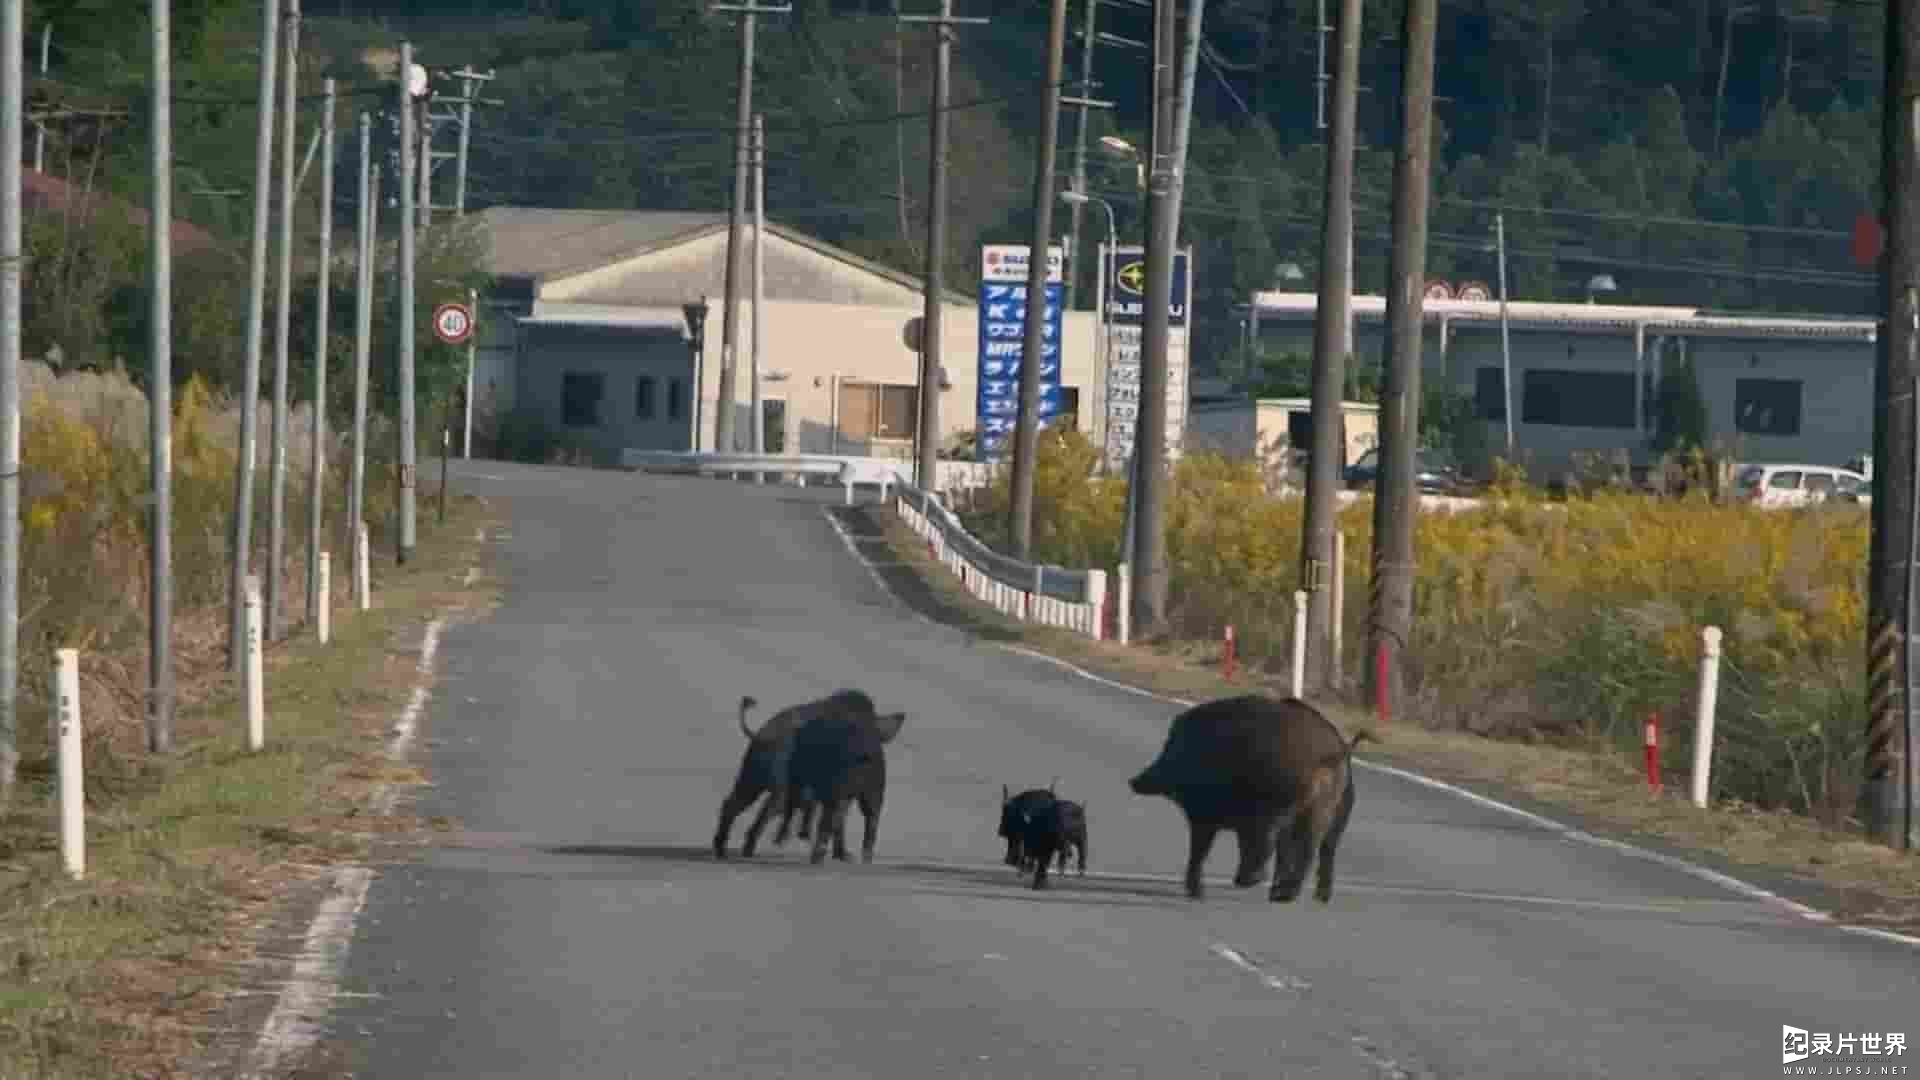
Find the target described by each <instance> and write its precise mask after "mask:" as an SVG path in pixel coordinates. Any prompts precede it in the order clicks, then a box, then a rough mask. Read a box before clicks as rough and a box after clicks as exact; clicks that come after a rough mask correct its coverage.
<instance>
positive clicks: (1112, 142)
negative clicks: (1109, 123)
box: [1100, 135, 1140, 154]
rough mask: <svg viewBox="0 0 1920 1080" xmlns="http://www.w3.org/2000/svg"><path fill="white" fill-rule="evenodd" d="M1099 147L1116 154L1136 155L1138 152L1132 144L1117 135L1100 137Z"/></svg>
mask: <svg viewBox="0 0 1920 1080" xmlns="http://www.w3.org/2000/svg"><path fill="white" fill-rule="evenodd" d="M1100 145H1101V146H1104V147H1106V148H1107V149H1109V150H1112V151H1113V152H1114V153H1116V154H1138V153H1139V152H1140V151H1139V150H1138V149H1136V148H1135V147H1134V145H1133V144H1132V143H1130V142H1128V141H1127V140H1125V139H1123V138H1121V137H1120V136H1118V135H1102V136H1100Z"/></svg>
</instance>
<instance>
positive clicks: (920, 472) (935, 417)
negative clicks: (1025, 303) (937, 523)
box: [895, 0, 987, 491]
mask: <svg viewBox="0 0 1920 1080" xmlns="http://www.w3.org/2000/svg"><path fill="white" fill-rule="evenodd" d="M895 18H897V19H899V20H900V21H901V22H909V23H931V24H932V25H933V106H932V108H931V109H929V110H928V124H929V125H930V127H931V136H930V138H929V140H928V143H927V174H928V176H927V272H926V275H925V290H926V292H925V297H924V299H923V300H922V303H921V310H920V391H919V411H920V416H919V418H918V420H917V421H916V423H915V424H914V430H913V440H914V461H915V467H914V477H913V479H914V484H915V486H917V487H919V488H920V490H922V491H932V490H933V489H934V487H935V485H936V484H937V483H938V482H939V478H940V359H941V356H942V355H943V352H942V350H943V349H944V347H945V346H944V335H943V327H942V325H941V321H942V316H943V314H944V309H945V305H946V298H945V293H946V267H947V127H948V120H947V84H948V82H949V81H950V78H951V74H952V67H953V36H954V31H953V28H954V27H955V26H958V25H960V24H963V23H971V24H975V25H983V24H985V23H986V22H987V20H986V19H984V18H979V17H962V16H959V15H955V14H954V13H953V0H940V14H938V15H897V16H895Z"/></svg>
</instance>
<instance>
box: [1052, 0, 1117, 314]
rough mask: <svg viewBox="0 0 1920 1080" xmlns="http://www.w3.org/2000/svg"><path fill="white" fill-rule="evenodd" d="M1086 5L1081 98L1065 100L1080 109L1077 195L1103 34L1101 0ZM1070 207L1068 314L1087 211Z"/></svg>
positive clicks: (1081, 205) (1083, 176)
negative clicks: (1095, 64) (1095, 56)
mask: <svg viewBox="0 0 1920 1080" xmlns="http://www.w3.org/2000/svg"><path fill="white" fill-rule="evenodd" d="M1082 3H1084V4H1085V5H1086V8H1087V12H1086V14H1087V21H1086V26H1085V28H1084V29H1083V30H1082V31H1081V36H1080V96H1079V97H1077V98H1075V99H1073V100H1072V101H1066V99H1064V98H1063V99H1061V100H1062V101H1063V102H1066V103H1067V104H1071V105H1075V106H1078V107H1079V109H1080V122H1079V123H1077V124H1075V125H1074V127H1073V193H1074V194H1076V195H1085V194H1086V193H1087V121H1088V120H1089V119H1090V118H1091V116H1092V113H1091V110H1092V108H1093V107H1094V104H1095V103H1094V102H1093V101H1092V100H1091V99H1092V97H1093V47H1094V35H1095V34H1097V33H1099V28H1100V0H1082ZM1068 205H1069V209H1068V211H1067V215H1068V217H1069V219H1070V220H1069V224H1068V225H1067V260H1066V261H1067V265H1066V278H1067V287H1066V294H1067V295H1066V298H1065V300H1064V304H1065V307H1066V309H1067V310H1068V311H1072V310H1073V301H1074V297H1075V295H1076V292H1077V290H1075V288H1074V285H1075V284H1076V283H1077V281H1078V279H1079V277H1080V212H1081V211H1082V210H1083V209H1085V207H1086V202H1085V200H1076V201H1075V202H1072V203H1070V204H1068ZM1103 272H1104V271H1103ZM1100 317H1101V318H1102V319H1103V320H1104V319H1105V318H1106V314H1105V313H1104V312H1102V313H1101V316H1100Z"/></svg>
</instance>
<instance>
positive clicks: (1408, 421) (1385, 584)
mask: <svg viewBox="0 0 1920 1080" xmlns="http://www.w3.org/2000/svg"><path fill="white" fill-rule="evenodd" d="M1438 4H1439V0H1407V9H1406V22H1405V23H1404V28H1403V30H1402V32H1401V40H1402V41H1403V42H1405V45H1404V46H1403V47H1404V49H1405V54H1404V55H1405V60H1404V61H1403V63H1402V65H1401V70H1402V71H1403V72H1405V73H1406V74H1405V76H1404V79H1403V81H1402V84H1401V93H1402V100H1401V108H1400V115H1401V128H1400V154H1399V157H1398V158H1397V159H1396V160H1395V162H1394V169H1393V254H1392V256H1391V262H1390V263H1389V266H1388V274H1387V280H1388V291H1387V325H1388V334H1389V337H1388V340H1387V364H1386V367H1387V371H1386V381H1385V385H1384V386H1383V387H1382V388H1381V394H1380V474H1379V476H1378V477H1377V478H1376V480H1375V481H1374V496H1373V536H1374V541H1373V591H1372V603H1371V608H1372V610H1371V611H1370V613H1369V619H1368V626H1369V629H1370V631H1371V632H1370V633H1369V634H1368V638H1369V640H1368V645H1369V649H1368V655H1369V656H1373V657H1378V656H1381V654H1382V653H1384V654H1385V656H1384V662H1376V663H1375V664H1374V665H1370V670H1372V671H1373V672H1375V678H1374V681H1375V684H1376V685H1375V686H1374V687H1373V692H1374V694H1375V698H1376V700H1378V699H1379V697H1380V696H1382V695H1384V696H1385V697H1386V700H1388V701H1389V702H1395V703H1397V702H1400V701H1404V700H1405V697H1404V694H1403V691H1404V688H1405V686H1406V665H1405V652H1406V649H1407V646H1408V643H1409V642H1410V641H1411V640H1412V637H1413V578H1414V570H1415V566H1414V555H1413V527H1414V516H1415V513H1416V512H1417V510H1418V508H1419V501H1418V496H1417V494H1416V492H1415V489H1414V454H1415V451H1416V449H1417V448H1418V446H1419V442H1420V345H1421V341H1420V328H1421V314H1422V309H1423V307H1424V305H1425V302H1426V289H1425V288H1424V286H1425V283H1426V262H1427V204H1428V200H1429V198H1430V195H1431V192H1430V190H1429V189H1430V187H1431V176H1432V171H1431V168H1432V162H1433V49H1434V35H1435V30H1436V28H1437V26H1438V24H1439V7H1438ZM1380 674H1384V675H1385V685H1379V683H1380V679H1379V677H1378V676H1379V675H1380Z"/></svg>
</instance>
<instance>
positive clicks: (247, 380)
mask: <svg viewBox="0 0 1920 1080" xmlns="http://www.w3.org/2000/svg"><path fill="white" fill-rule="evenodd" d="M260 9H261V13H262V14H261V19H262V25H261V29H260V91H259V97H260V109H259V117H258V120H257V122H256V126H255V129H254V163H253V238H252V243H251V248H250V251H249V255H248V264H247V316H246V325H245V327H244V328H243V334H244V337H243V340H244V342H245V344H244V348H243V350H242V351H243V352H244V353H245V354H246V360H245V364H244V365H243V369H242V370H243V375H242V377H241V390H240V467H239V468H237V469H235V470H234V477H233V486H234V493H233V527H232V529H231V531H230V533H229V536H228V544H227V559H228V570H229V580H228V583H227V609H228V611H227V615H228V618H227V666H228V667H229V669H230V670H232V672H233V673H234V674H235V675H236V676H237V675H240V674H241V668H242V665H244V664H245V662H246V640H247V638H246V624H245V620H246V617H247V616H246V610H247V609H246V603H247V576H248V574H249V573H250V572H251V566H250V564H251V562H252V554H253V483H254V475H255V472H256V470H257V467H258V465H257V459H258V454H257V452H256V450H255V444H256V443H258V442H259V435H258V431H259V427H260V421H259V412H260V350H261V345H262V340H261V338H262V337H263V335H262V333H261V331H262V326H261V324H262V322H263V320H264V316H265V314H266V306H267V225H268V212H269V210H270V209H271V207H272V203H273V196H272V189H273V133H274V127H275V121H276V119H277V117H276V115H275V113H276V112H277V111H278V110H277V109H276V108H275V106H274V101H275V98H274V86H275V83H276V78H277V71H278V68H279V58H280V44H279V43H280V5H279V3H278V2H277V0H263V2H262V3H261V5H260Z"/></svg>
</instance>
